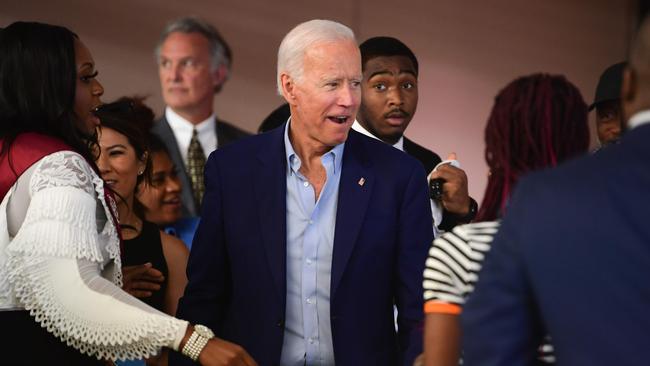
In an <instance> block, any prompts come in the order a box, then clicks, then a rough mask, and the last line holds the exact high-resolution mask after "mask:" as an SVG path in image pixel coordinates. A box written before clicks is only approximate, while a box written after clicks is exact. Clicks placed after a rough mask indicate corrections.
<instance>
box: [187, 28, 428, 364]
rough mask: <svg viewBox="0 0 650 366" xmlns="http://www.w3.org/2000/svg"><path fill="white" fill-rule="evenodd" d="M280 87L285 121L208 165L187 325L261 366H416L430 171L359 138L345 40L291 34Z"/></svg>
mask: <svg viewBox="0 0 650 366" xmlns="http://www.w3.org/2000/svg"><path fill="white" fill-rule="evenodd" d="M277 76H278V77H277V81H278V90H279V92H280V93H281V94H282V95H283V96H284V98H285V99H286V100H287V102H288V103H289V105H290V109H291V118H290V120H289V121H288V122H287V123H286V124H285V125H284V126H282V127H280V128H277V129H275V130H272V131H270V132H268V133H265V134H262V135H258V136H253V137H250V138H247V139H244V140H242V141H240V142H238V143H235V144H232V145H229V146H226V147H224V148H222V149H219V150H217V151H216V152H215V153H213V154H211V156H210V158H209V160H208V163H207V166H206V173H205V179H206V193H205V198H204V201H203V207H202V215H201V224H200V226H199V228H198V230H197V233H196V236H195V238H194V242H193V246H192V253H191V255H190V260H189V264H188V277H189V284H188V286H187V288H186V291H185V294H184V296H183V298H182V299H181V301H180V304H179V310H178V315H179V317H181V318H184V319H188V320H190V321H191V322H193V323H194V322H198V323H201V324H204V325H207V326H208V327H210V328H212V329H213V330H214V332H215V334H216V336H217V337H218V338H221V339H225V340H227V341H229V342H233V343H236V344H238V345H240V346H241V347H243V348H244V349H245V350H246V351H247V352H248V353H249V354H250V355H251V356H252V357H253V358H254V359H255V360H256V361H257V362H258V363H259V364H260V365H278V364H280V365H296V366H297V365H300V366H303V365H334V364H336V365H343V366H345V365H355V366H356V365H387V366H388V365H391V366H392V365H411V364H412V362H413V359H414V358H415V356H416V355H417V354H419V353H420V352H421V348H422V345H421V342H422V340H421V330H420V329H419V324H420V322H421V319H422V298H421V297H422V296H421V283H422V271H423V268H424V260H425V258H426V253H427V250H428V246H429V245H430V243H431V240H432V239H433V231H432V222H431V212H430V208H429V199H428V194H427V186H426V178H425V173H424V170H423V168H422V165H421V164H420V163H419V162H418V161H417V160H415V159H414V158H412V157H409V156H408V155H406V154H403V153H401V152H400V151H398V150H396V149H394V148H392V147H391V146H388V145H386V144H384V143H382V142H380V141H376V140H373V139H371V138H368V137H365V136H363V135H361V134H359V133H356V132H354V131H350V127H351V125H352V123H353V122H354V120H355V116H356V114H357V110H358V108H359V103H360V98H361V89H360V84H361V78H362V74H361V59H360V55H359V49H358V47H357V43H356V40H355V38H354V34H353V33H352V31H351V30H350V29H349V28H348V27H346V26H344V25H342V24H339V23H335V22H332V21H326V20H313V21H309V22H305V23H302V24H300V25H298V26H297V27H295V28H294V29H293V30H292V31H291V32H289V33H288V34H287V35H286V37H285V38H284V40H283V41H282V44H281V45H280V49H279V52H278V75H277ZM394 304H395V305H396V306H397V309H398V312H399V314H398V320H397V322H398V326H399V331H398V332H396V330H395V324H394V319H393V305H394ZM215 341H217V340H215Z"/></svg>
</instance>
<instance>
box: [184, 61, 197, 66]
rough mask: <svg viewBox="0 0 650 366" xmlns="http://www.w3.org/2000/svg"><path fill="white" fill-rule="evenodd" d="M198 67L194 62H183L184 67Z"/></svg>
mask: <svg viewBox="0 0 650 366" xmlns="http://www.w3.org/2000/svg"><path fill="white" fill-rule="evenodd" d="M194 65H196V62H194V60H184V61H183V66H194Z"/></svg>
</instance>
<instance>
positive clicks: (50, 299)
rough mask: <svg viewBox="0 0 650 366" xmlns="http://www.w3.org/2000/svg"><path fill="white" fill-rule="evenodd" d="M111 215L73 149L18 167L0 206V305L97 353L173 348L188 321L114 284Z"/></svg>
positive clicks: (117, 276)
mask: <svg viewBox="0 0 650 366" xmlns="http://www.w3.org/2000/svg"><path fill="white" fill-rule="evenodd" d="M12 194H14V195H15V197H14V199H13V200H12V199H11V196H12ZM10 201H11V203H9V202H10ZM110 217H111V216H110V211H109V208H108V206H107V202H106V200H105V197H104V186H103V182H102V180H101V178H99V177H98V176H97V174H96V173H95V172H94V171H93V170H92V169H91V168H90V166H89V165H88V164H87V163H86V161H85V160H84V159H83V158H82V157H81V156H80V155H79V154H77V153H74V152H71V151H61V152H57V153H54V154H51V155H48V156H46V157H44V158H43V159H41V160H40V161H39V162H37V163H36V164H34V165H33V166H32V167H31V168H30V169H29V170H28V171H27V172H25V173H23V175H22V176H21V177H20V178H19V179H18V181H17V182H16V184H14V186H13V187H12V188H11V190H10V191H9V192H8V193H7V195H6V196H5V197H4V199H3V201H2V204H0V310H21V309H25V310H28V311H30V313H31V315H32V316H33V317H34V318H35V321H37V322H39V323H40V324H41V326H43V327H45V328H47V330H48V331H49V332H51V333H52V334H54V335H55V336H57V337H58V338H60V339H61V341H63V342H66V343H68V344H69V345H71V346H73V347H74V348H76V349H78V350H79V351H80V352H82V353H84V354H88V355H91V356H95V357H97V358H104V359H111V360H116V359H122V360H124V359H136V358H143V357H149V356H152V355H154V354H156V353H158V352H159V351H160V348H161V347H169V348H172V349H175V350H177V349H178V346H179V344H180V341H181V339H182V338H183V335H184V334H185V330H186V328H187V322H185V321H182V320H178V319H175V318H173V317H171V316H168V315H166V314H164V313H161V312H159V311H158V310H156V309H154V308H151V307H149V306H148V305H146V304H144V303H142V302H140V301H139V300H137V299H135V298H134V297H132V296H130V295H129V294H127V293H126V292H124V291H122V290H121V288H120V287H121V285H122V271H121V263H120V247H119V239H118V236H117V230H116V228H115V225H114V223H113V221H112V220H110V219H107V218H110Z"/></svg>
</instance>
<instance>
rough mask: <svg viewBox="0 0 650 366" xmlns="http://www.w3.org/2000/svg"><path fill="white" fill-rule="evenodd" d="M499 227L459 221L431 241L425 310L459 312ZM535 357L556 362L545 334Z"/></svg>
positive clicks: (425, 287) (424, 285)
mask: <svg viewBox="0 0 650 366" xmlns="http://www.w3.org/2000/svg"><path fill="white" fill-rule="evenodd" d="M498 230H499V222H498V221H485V222H478V223H472V224H467V225H460V226H456V227H455V228H454V229H453V230H452V231H450V232H447V233H444V234H443V235H442V236H440V237H439V238H437V239H436V240H434V241H433V243H432V244H431V248H430V249H429V255H428V257H427V261H426V264H425V269H424V281H423V283H422V286H423V287H424V312H425V313H446V314H460V313H461V311H462V307H463V305H464V304H465V300H466V299H467V297H468V296H469V295H470V294H471V293H472V292H473V291H474V284H476V281H477V280H478V273H479V271H480V270H481V264H482V263H483V259H484V258H485V254H486V253H487V252H488V251H489V250H490V248H491V246H492V240H493V239H494V235H495V234H496V233H497V231H498ZM538 361H540V363H541V364H554V363H555V357H554V355H553V346H552V345H551V344H550V339H549V337H548V336H547V337H546V338H545V339H544V342H543V344H542V345H541V346H540V347H539V356H538Z"/></svg>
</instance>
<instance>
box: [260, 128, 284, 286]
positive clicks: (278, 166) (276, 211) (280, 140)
mask: <svg viewBox="0 0 650 366" xmlns="http://www.w3.org/2000/svg"><path fill="white" fill-rule="evenodd" d="M270 137H271V139H270V143H269V144H264V145H263V146H260V149H259V151H258V155H257V158H258V162H259V165H258V167H259V171H258V173H259V174H258V175H259V180H258V181H257V182H255V184H254V187H255V188H254V190H255V196H256V197H255V198H256V200H257V203H258V216H259V221H260V228H261V233H262V238H263V242H264V243H263V244H264V249H265V251H266V257H267V259H268V263H269V268H270V269H271V275H272V277H273V282H274V283H275V285H276V288H277V290H278V295H279V296H280V297H281V298H282V299H284V298H285V296H286V268H287V266H286V252H287V248H286V247H287V245H286V242H287V234H286V226H287V220H286V216H287V209H286V206H287V199H286V197H287V193H286V192H287V184H286V175H285V174H286V169H287V168H286V158H285V154H284V151H285V149H284V129H282V128H279V129H277V130H276V131H274V132H272V136H270Z"/></svg>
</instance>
